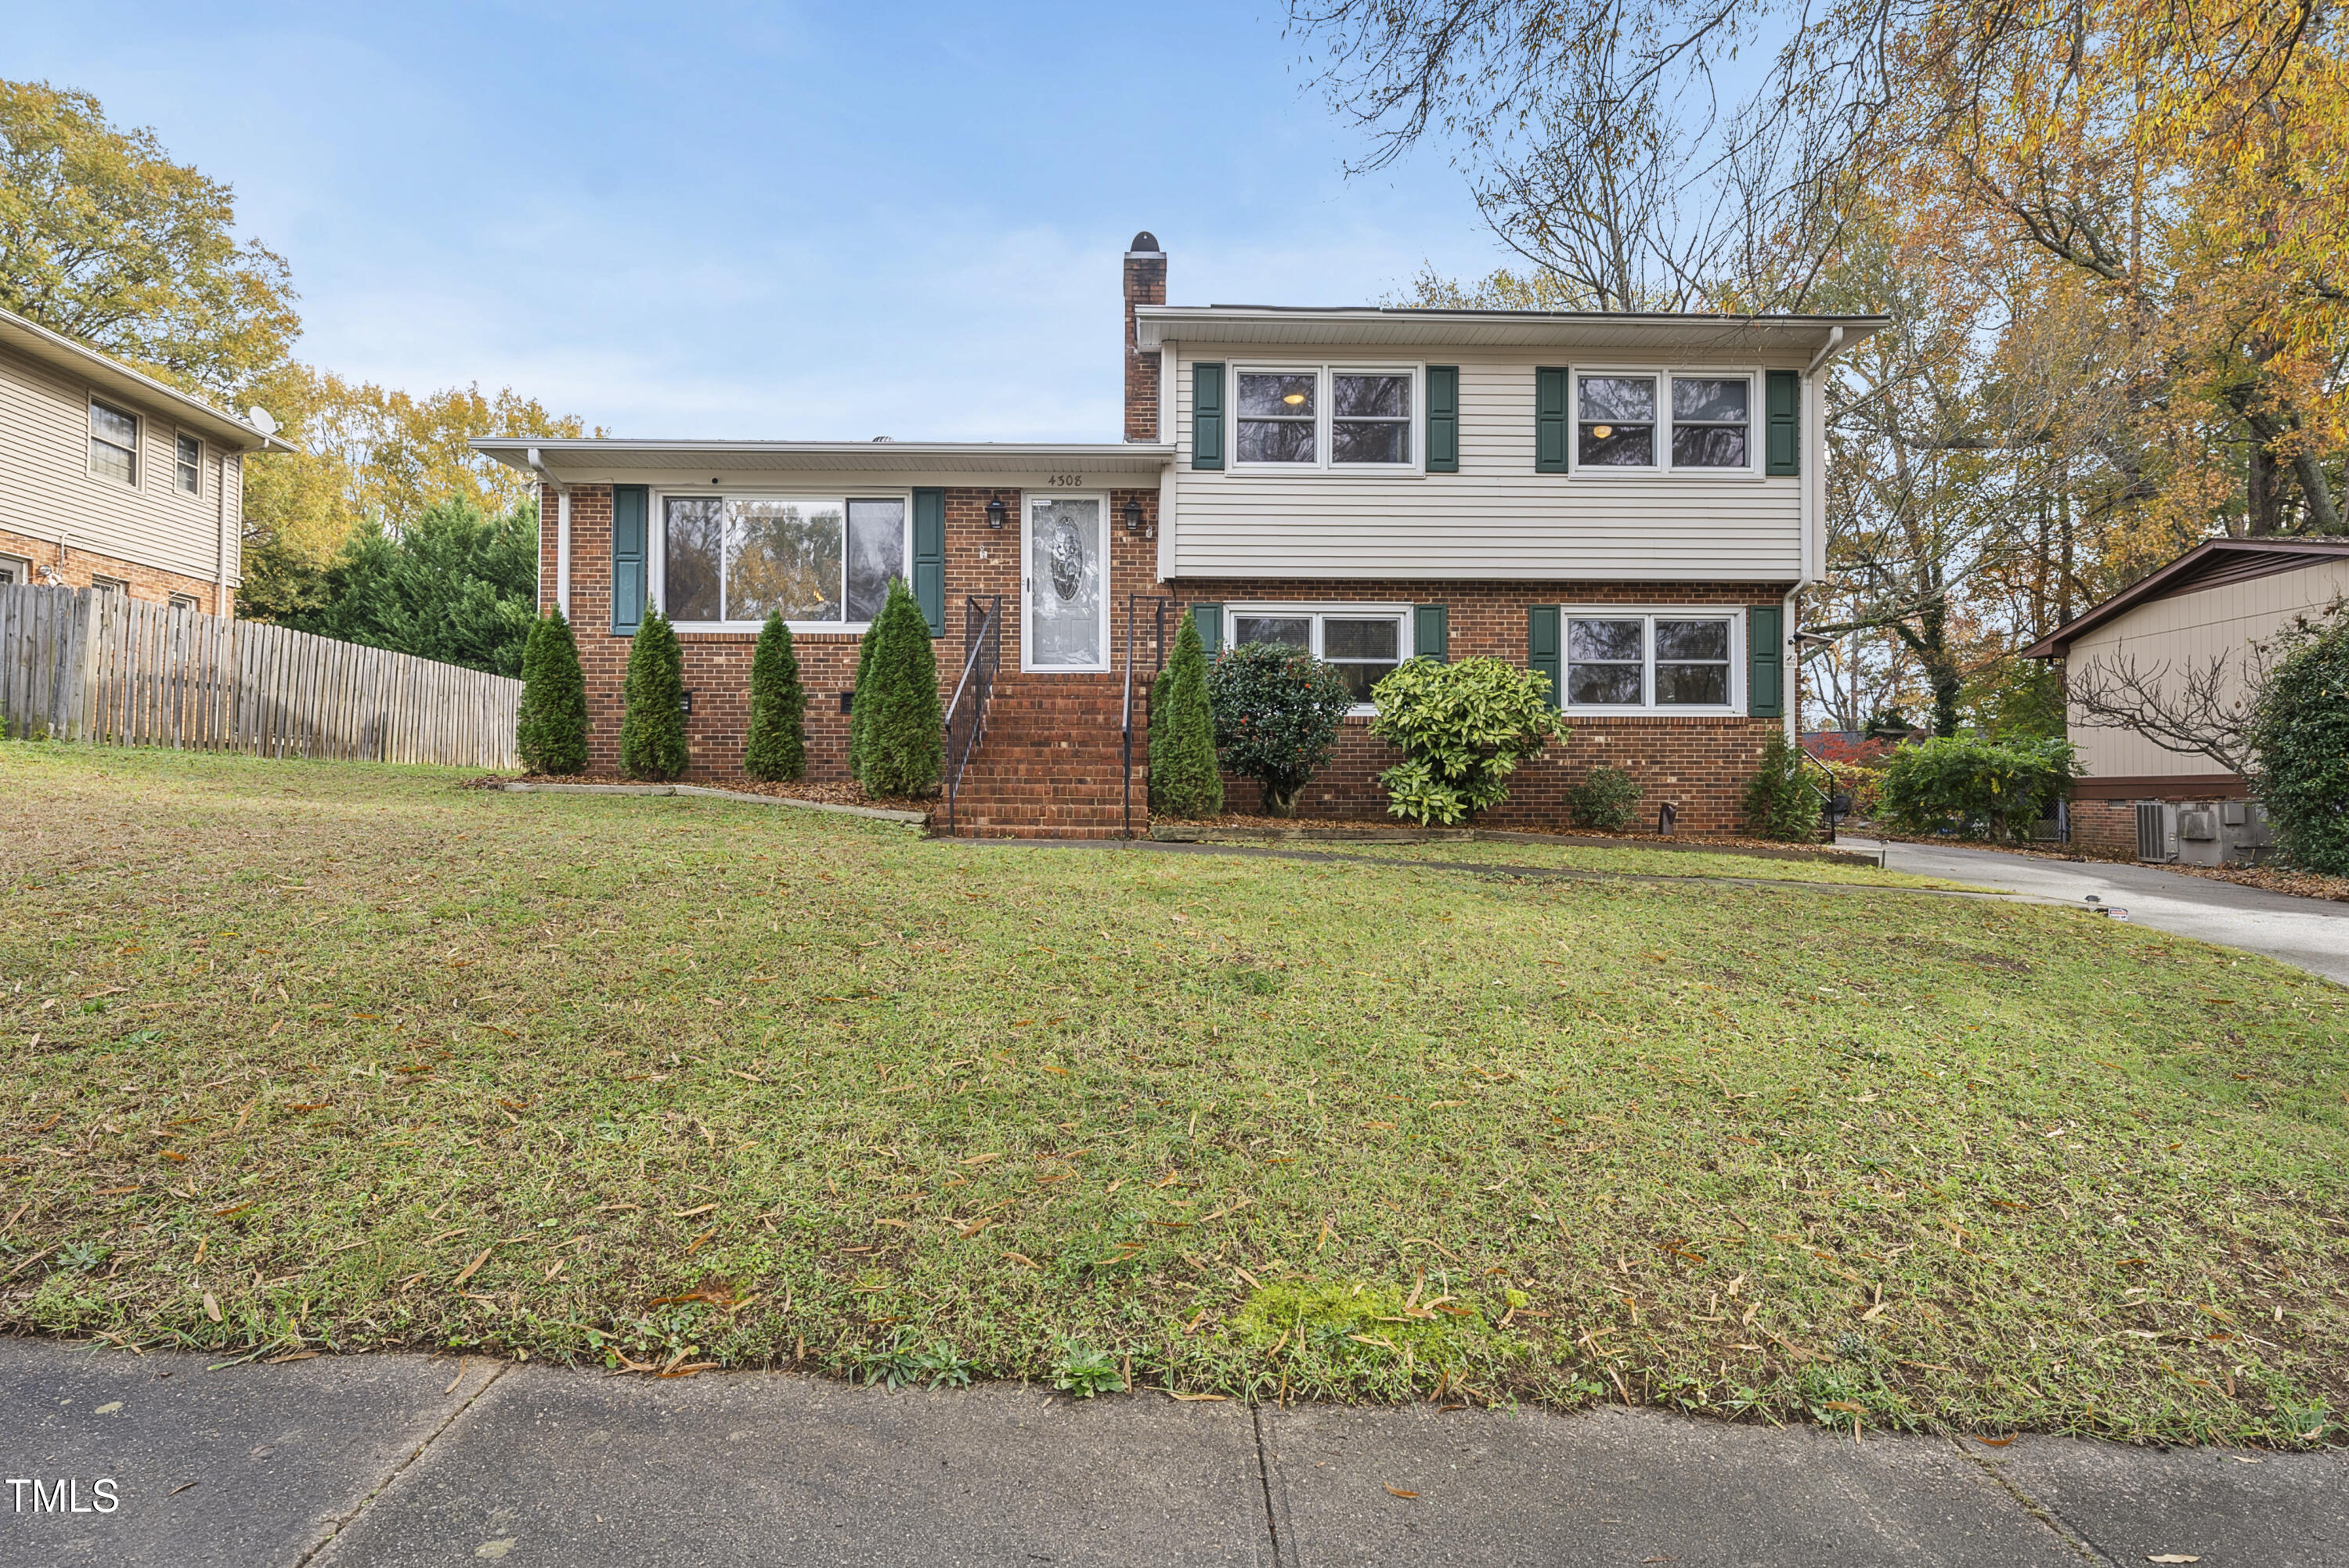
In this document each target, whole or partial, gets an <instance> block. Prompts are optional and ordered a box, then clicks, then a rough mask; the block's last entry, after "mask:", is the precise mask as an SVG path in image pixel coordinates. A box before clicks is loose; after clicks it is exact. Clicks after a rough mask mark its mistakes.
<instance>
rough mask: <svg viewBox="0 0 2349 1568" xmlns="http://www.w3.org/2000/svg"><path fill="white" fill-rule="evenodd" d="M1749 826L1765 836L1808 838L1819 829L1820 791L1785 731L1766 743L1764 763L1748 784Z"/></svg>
mask: <svg viewBox="0 0 2349 1568" xmlns="http://www.w3.org/2000/svg"><path fill="white" fill-rule="evenodd" d="M1745 825H1746V826H1747V827H1749V828H1751V829H1753V830H1754V832H1755V833H1756V834H1758V835H1759V836H1761V837H1762V838H1765V839H1807V838H1810V837H1812V836H1813V835H1814V834H1816V833H1817V831H1818V830H1819V797H1818V792H1817V791H1816V790H1815V789H1812V788H1811V785H1810V781H1809V780H1808V779H1805V778H1804V777H1803V758H1802V754H1801V753H1800V752H1799V751H1797V750H1795V748H1794V747H1792V746H1790V745H1788V744H1787V743H1786V737H1785V732H1784V731H1782V730H1773V731H1771V732H1770V738H1769V739H1768V740H1765V741H1764V742H1763V743H1762V764H1761V766H1760V767H1759V768H1757V769H1754V778H1753V780H1752V782H1750V783H1748V784H1747V785H1746V786H1745Z"/></svg>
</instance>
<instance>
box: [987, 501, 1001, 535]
mask: <svg viewBox="0 0 2349 1568" xmlns="http://www.w3.org/2000/svg"><path fill="white" fill-rule="evenodd" d="M987 526H988V527H989V528H1001V527H1002V526H1003V498H1002V497H1001V496H997V497H996V498H995V499H994V500H990V501H988V503H987Z"/></svg>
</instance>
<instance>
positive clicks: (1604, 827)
mask: <svg viewBox="0 0 2349 1568" xmlns="http://www.w3.org/2000/svg"><path fill="white" fill-rule="evenodd" d="M1566 809H1567V810H1568V811H1570V812H1572V813H1573V814H1574V821H1575V825H1576V826H1577V827H1581V828H1592V829H1596V830H1598V831H1599V832H1602V833H1619V832H1621V831H1622V830H1624V829H1626V828H1628V827H1630V825H1631V821H1632V819H1633V818H1635V817H1637V816H1638V815H1639V814H1640V781H1639V780H1638V779H1634V778H1632V777H1631V776H1630V774H1629V773H1627V772H1625V771H1624V770H1623V769H1620V768H1594V769H1591V770H1590V771H1589V772H1588V773H1586V774H1584V775H1583V776H1582V781H1581V782H1580V783H1578V784H1569V785H1568V786H1567V790H1566Z"/></svg>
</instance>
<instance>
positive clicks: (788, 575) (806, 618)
mask: <svg viewBox="0 0 2349 1568" xmlns="http://www.w3.org/2000/svg"><path fill="white" fill-rule="evenodd" d="M907 510H908V509H907V507H906V504H905V499H904V498H903V497H895V496H893V497H885V498H880V499H871V500H867V499H862V498H852V499H833V498H830V497H823V498H805V497H796V496H715V495H670V496H663V497H662V498H661V538H660V541H659V552H658V554H659V561H660V572H661V581H660V603H661V605H662V609H663V612H664V613H665V614H667V616H668V618H669V619H670V620H672V621H675V622H678V624H698V625H731V626H742V627H756V626H758V625H760V624H762V623H764V622H765V620H766V618H767V617H768V616H769V615H770V614H780V615H781V616H782V618H783V619H784V620H786V621H788V622H791V623H792V624H804V625H810V626H834V625H836V626H841V627H847V626H852V625H860V624H870V623H871V622H872V620H873V618H874V616H875V615H878V614H880V613H881V606H882V604H883V603H885V601H886V600H887V598H888V595H889V580H890V579H891V578H892V577H902V576H904V575H905V556H906V552H907V543H906V538H905V533H906V512H907Z"/></svg>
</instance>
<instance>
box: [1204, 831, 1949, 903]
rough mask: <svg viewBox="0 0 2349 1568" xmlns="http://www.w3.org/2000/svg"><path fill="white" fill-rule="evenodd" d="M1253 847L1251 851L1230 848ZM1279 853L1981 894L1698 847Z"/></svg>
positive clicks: (1351, 844)
mask: <svg viewBox="0 0 2349 1568" xmlns="http://www.w3.org/2000/svg"><path fill="white" fill-rule="evenodd" d="M1231 847H1256V846H1237V845H1236V846H1231ZM1261 847H1263V848H1267V849H1275V850H1278V851H1281V852H1283V853H1287V854H1324V855H1336V856H1344V857H1363V856H1367V857H1371V858H1374V859H1378V860H1386V861H1432V862H1435V863H1439V864H1440V863H1445V862H1451V863H1455V864H1466V865H1480V866H1492V867H1495V869H1506V868H1509V867H1516V866H1523V867H1527V868H1530V869H1532V870H1536V871H1569V872H1574V871H1583V872H1609V873H1611V874H1614V875H1617V876H1648V877H1714V878H1720V877H1728V878H1734V879H1738V880H1742V881H1754V880H1760V881H1764V882H1836V883H1840V884H1845V885H1848V886H1854V887H1906V888H1927V889H1940V890H1943V891H1951V892H1984V891H1987V890H1984V889H1982V888H1978V887H1976V886H1975V885H1974V884H1972V883H1971V882H1951V881H1950V880H1949V879H1948V878H1946V877H1929V876H1919V875H1917V874H1916V873H1915V872H1894V871H1884V870H1881V869H1879V868H1878V867H1875V866H1866V865H1857V864H1853V863H1851V862H1848V861H1846V862H1837V861H1797V860H1779V859H1776V858H1775V857H1768V856H1761V855H1736V854H1720V853H1715V852H1713V851H1702V850H1659V849H1651V848H1648V847H1647V846H1645V845H1636V844H1627V845H1624V846H1622V847H1617V846H1615V845H1611V844H1543V843H1526V842H1523V841H1503V842H1498V843H1492V842H1485V841H1468V842H1465V843H1461V842H1436V843H1416V844H1406V843H1387V842H1381V841H1379V840H1376V839H1362V840H1344V841H1327V842H1323V841H1315V842H1299V843H1283V844H1268V845H1264V846H1261Z"/></svg>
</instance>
